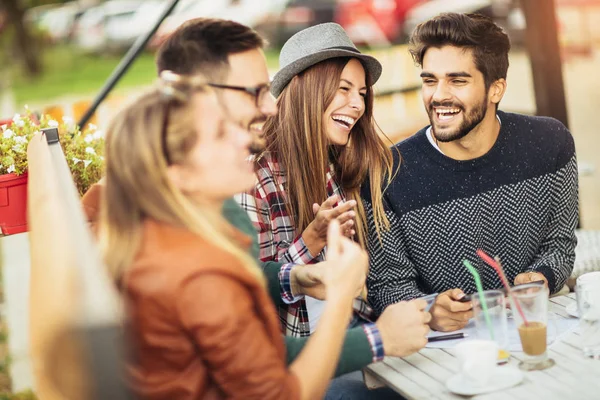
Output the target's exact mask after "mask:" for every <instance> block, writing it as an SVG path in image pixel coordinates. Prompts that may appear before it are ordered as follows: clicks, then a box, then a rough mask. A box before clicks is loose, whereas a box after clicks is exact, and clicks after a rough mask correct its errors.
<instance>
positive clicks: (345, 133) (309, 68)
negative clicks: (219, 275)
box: [237, 23, 392, 337]
mask: <svg viewBox="0 0 600 400" xmlns="http://www.w3.org/2000/svg"><path fill="white" fill-rule="evenodd" d="M280 64H281V69H280V70H279V72H278V73H277V74H276V75H275V77H274V79H273V84H272V88H271V93H272V94H273V95H274V96H276V97H277V105H278V107H279V113H278V114H277V115H276V116H273V117H270V118H269V119H268V120H267V122H266V123H265V126H264V127H263V133H264V139H265V142H266V146H265V150H264V151H263V152H262V153H260V154H258V155H257V156H256V157H255V171H256V175H257V184H256V186H255V187H254V189H253V190H251V191H248V192H246V193H243V194H241V195H239V196H237V200H238V201H239V203H240V205H241V206H242V207H243V208H245V209H246V211H247V212H248V214H249V215H250V218H251V219H252V221H253V223H254V224H255V226H256V228H257V230H258V232H259V242H260V249H261V253H260V258H261V260H262V261H270V260H276V261H285V262H288V263H296V264H308V263H315V262H319V261H322V260H323V259H324V249H325V246H326V245H327V235H326V232H327V227H328V224H329V222H330V221H332V220H334V219H337V220H338V221H339V222H340V225H341V228H342V232H343V233H344V234H345V235H346V236H348V237H351V238H353V239H355V240H356V241H358V242H359V243H360V244H361V245H363V246H364V244H365V235H366V232H365V229H366V226H365V225H366V223H365V211H364V209H363V207H362V203H361V201H360V188H361V185H362V184H363V183H365V182H366V181H368V182H369V185H370V188H371V193H373V198H374V200H373V204H379V206H377V207H375V210H374V215H375V221H376V223H377V230H378V231H379V230H381V229H386V228H387V227H388V225H389V222H388V221H387V219H386V217H385V215H384V212H383V206H382V205H381V201H380V200H381V198H382V194H381V192H382V189H381V188H382V186H385V182H387V181H389V179H390V177H391V176H392V154H391V152H390V150H389V146H388V145H386V143H384V141H383V140H382V139H381V138H380V136H379V135H378V133H377V130H376V124H375V122H374V120H373V88H372V86H373V84H374V83H375V82H376V81H377V79H378V78H379V76H380V75H381V64H380V63H379V62H378V61H377V60H376V59H374V58H373V57H370V56H367V55H364V54H361V53H360V52H359V51H358V50H357V49H356V47H355V46H354V44H353V43H352V41H351V40H350V39H349V38H348V36H347V35H346V32H345V31H344V30H343V29H342V28H341V27H340V26H339V25H337V24H334V23H327V24H321V25H317V26H314V27H311V28H307V29H305V30H303V31H301V32H299V33H297V34H296V35H294V36H293V37H292V38H290V39H289V40H288V42H286V44H285V45H284V46H283V48H282V50H281V54H280ZM389 144H391V142H390V143H389ZM378 200H379V201H378ZM286 273H288V272H287V271H286V270H285V266H284V267H283V270H282V271H281V275H282V276H283V277H285V274H286ZM284 301H285V302H286V303H287V306H285V307H282V308H281V309H280V322H281V324H282V329H283V331H284V333H285V334H287V335H291V336H309V335H310V334H312V333H313V332H314V331H315V327H316V325H317V322H318V320H319V318H320V316H321V315H322V313H323V310H324V308H325V302H323V301H321V300H317V299H313V298H310V297H306V298H301V297H290V296H287V298H284ZM354 309H355V319H354V321H353V324H358V323H363V322H364V320H369V319H370V318H371V310H370V308H369V307H368V306H367V305H366V303H364V301H362V300H361V299H357V300H356V301H355V304H354ZM364 329H365V331H367V335H368V336H369V337H377V336H378V332H377V329H376V327H375V326H374V325H373V324H370V323H368V324H365V325H364Z"/></svg>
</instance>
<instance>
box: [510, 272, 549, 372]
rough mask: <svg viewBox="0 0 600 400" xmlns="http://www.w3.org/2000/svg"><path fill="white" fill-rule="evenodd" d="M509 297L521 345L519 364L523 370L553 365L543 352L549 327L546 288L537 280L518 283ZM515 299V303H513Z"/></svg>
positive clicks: (544, 351) (539, 368)
mask: <svg viewBox="0 0 600 400" xmlns="http://www.w3.org/2000/svg"><path fill="white" fill-rule="evenodd" d="M511 290H512V293H513V294H514V296H509V298H510V301H511V308H512V313H513V317H514V320H515V323H516V326H517V329H518V330H519V337H520V338H521V344H522V345H523V353H525V355H524V357H523V361H522V362H521V363H520V364H519V367H520V368H521V369H523V370H526V371H533V370H541V369H546V368H549V367H551V366H552V365H554V361H553V360H552V359H549V358H548V353H547V352H546V341H547V340H546V339H547V326H548V288H547V287H546V286H544V285H540V284H537V283H530V284H526V285H519V286H517V287H514V288H512V289H511ZM515 301H517V302H518V304H515Z"/></svg>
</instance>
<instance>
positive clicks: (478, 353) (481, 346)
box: [455, 340, 498, 387]
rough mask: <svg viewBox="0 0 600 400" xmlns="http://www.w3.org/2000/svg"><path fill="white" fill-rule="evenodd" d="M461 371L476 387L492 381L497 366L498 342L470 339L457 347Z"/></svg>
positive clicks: (468, 381)
mask: <svg viewBox="0 0 600 400" xmlns="http://www.w3.org/2000/svg"><path fill="white" fill-rule="evenodd" d="M455 350H456V355H457V357H458V364H459V369H460V373H461V374H462V375H463V377H464V378H465V380H466V381H467V383H469V384H471V385H472V386H475V387H481V386H485V385H487V384H488V383H489V382H490V379H491V378H492V376H493V375H494V372H495V370H496V368H497V366H498V365H497V363H496V362H497V360H498V344H497V343H496V342H493V341H491V340H469V341H466V342H462V343H460V344H458V345H457V346H456V347H455Z"/></svg>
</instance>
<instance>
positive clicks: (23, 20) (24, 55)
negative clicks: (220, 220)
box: [0, 0, 600, 229]
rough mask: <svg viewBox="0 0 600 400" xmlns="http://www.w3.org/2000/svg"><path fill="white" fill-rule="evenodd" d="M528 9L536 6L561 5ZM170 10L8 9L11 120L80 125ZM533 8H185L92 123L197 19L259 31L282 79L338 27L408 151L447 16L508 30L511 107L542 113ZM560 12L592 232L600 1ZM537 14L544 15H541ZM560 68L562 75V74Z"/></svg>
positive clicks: (157, 4)
mask: <svg viewBox="0 0 600 400" xmlns="http://www.w3.org/2000/svg"><path fill="white" fill-rule="evenodd" d="M521 1H523V2H525V1H530V4H533V5H534V6H537V5H538V2H539V4H540V5H541V4H542V3H546V4H547V3H548V2H552V0H536V2H531V0H521ZM168 3H169V2H168V1H166V0H143V1H142V0H106V1H101V0H77V1H60V0H59V1H57V0H2V1H1V2H0V68H1V72H2V73H1V74H0V121H2V120H3V119H6V118H11V117H12V115H14V113H19V112H20V113H23V110H24V107H25V105H28V107H29V109H31V110H34V111H36V112H42V113H49V114H51V115H53V116H54V117H55V118H56V119H59V118H61V117H63V116H68V117H73V118H75V119H76V120H78V119H79V118H80V117H81V115H82V114H83V113H84V112H85V111H86V110H87V109H88V108H89V106H90V104H91V103H92V101H93V99H94V97H95V96H96V95H97V93H98V92H99V90H100V89H101V88H102V86H103V84H104V82H105V81H106V79H107V78H108V77H109V76H110V74H111V72H112V71H113V70H114V69H115V67H116V66H117V65H118V63H119V61H120V60H121V58H122V56H123V55H124V54H125V52H126V51H127V50H128V49H129V48H130V47H131V46H132V44H133V43H134V42H135V40H136V38H138V37H139V36H140V35H143V34H144V33H146V32H147V31H148V30H149V29H150V28H151V26H152V25H153V24H154V22H155V21H156V20H157V19H158V18H159V16H160V14H161V13H162V11H164V10H165V8H166V7H167V6H168ZM521 5H522V4H520V1H518V0H181V1H180V2H179V4H178V5H177V7H176V8H175V10H174V11H173V13H172V14H171V15H170V16H169V17H168V18H167V19H166V20H165V21H164V22H163V23H162V25H161V26H160V28H159V29H158V31H157V32H156V33H155V34H154V35H153V37H152V39H151V40H150V41H149V43H148V45H147V46H146V49H145V50H144V52H142V53H141V55H140V56H139V57H137V58H136V60H135V62H134V63H133V65H132V67H131V68H130V69H129V70H128V72H127V73H126V74H125V76H124V77H123V78H122V79H121V80H120V81H119V84H118V85H117V87H116V88H115V90H113V91H112V92H111V94H110V95H109V96H108V98H107V99H106V100H105V101H104V102H103V103H102V105H101V106H100V107H99V108H98V110H97V112H96V113H95V114H94V116H93V118H92V119H91V122H93V123H94V124H96V125H98V126H99V127H100V128H101V129H102V128H103V127H105V126H106V124H107V122H108V121H109V120H110V118H111V116H112V114H113V113H114V111H115V110H117V109H118V108H119V106H120V105H121V104H122V103H123V101H125V100H127V99H128V98H130V97H131V96H134V95H135V94H136V93H137V92H139V91H140V89H141V88H143V87H144V86H147V85H149V84H151V83H152V81H153V80H154V79H155V76H156V72H155V67H154V53H155V51H156V49H157V47H158V46H160V44H161V43H162V42H163V41H164V40H165V38H166V37H168V35H169V34H170V33H171V32H173V31H174V30H175V29H177V27H178V26H180V25H181V24H182V23H183V22H184V21H186V20H188V19H190V18H196V17H207V16H210V17H219V18H226V19H232V20H236V21H239V22H241V23H244V24H246V25H249V26H252V27H254V28H255V29H256V30H257V31H259V32H260V33H261V34H262V35H263V36H264V37H265V38H267V40H268V41H269V46H268V48H267V51H266V55H267V61H268V65H269V69H270V71H271V73H274V72H275V71H276V70H277V68H278V54H279V49H280V48H281V46H282V44H283V43H284V42H285V41H286V40H287V39H288V38H289V37H290V36H291V35H293V34H294V33H295V32H298V31H299V30H301V29H304V28H306V27H308V26H311V25H314V24H318V23H322V22H328V21H334V22H337V23H339V24H340V25H342V26H343V27H344V29H345V30H346V31H347V32H348V33H349V35H350V36H351V38H352V39H353V40H354V42H355V43H356V44H357V45H358V46H359V47H361V49H362V50H363V51H366V52H368V53H370V54H372V55H374V56H375V57H377V58H378V59H379V60H380V61H381V62H382V64H383V65H384V74H383V76H382V78H381V79H380V81H379V82H378V84H377V86H376V92H377V93H378V98H377V105H376V108H375V112H376V117H377V120H378V122H379V124H380V125H381V127H382V128H383V131H384V132H385V133H386V134H387V135H388V136H389V137H390V138H391V139H392V140H393V141H394V142H397V141H399V140H401V139H403V138H405V137H407V136H409V135H411V134H412V133H414V132H416V131H417V130H418V129H419V128H421V127H422V126H423V125H425V124H426V123H427V119H426V115H425V113H424V111H423V107H422V104H421V100H420V93H419V91H420V82H419V78H418V73H419V71H418V68H417V67H415V66H414V64H413V62H412V60H411V59H410V57H409V55H408V52H407V50H406V41H407V38H408V36H409V35H410V33H411V31H412V30H413V29H414V27H415V26H416V25H417V24H418V23H419V22H421V21H423V20H426V19H428V18H431V17H433V16H435V15H437V14H439V13H440V12H444V11H454V12H479V13H483V14H486V15H489V16H491V17H492V18H494V20H496V21H497V23H498V24H500V25H502V26H503V27H504V28H505V30H506V32H507V33H508V34H509V36H510V38H511V40H512V43H513V49H512V52H511V55H510V61H511V66H510V69H509V79H508V84H509V85H508V92H507V94H506V96H505V99H504V100H503V102H502V104H501V107H502V108H503V109H504V110H506V111H515V112H521V113H526V114H536V113H539V112H538V111H539V110H538V108H536V95H535V93H536V90H535V88H534V85H533V82H534V79H533V78H534V77H535V74H536V73H537V72H539V73H542V72H544V67H545V65H544V57H543V52H544V49H539V48H538V49H536V51H537V52H538V57H539V56H540V55H541V57H542V58H541V59H538V62H537V63H536V64H535V68H537V71H532V68H531V65H532V64H531V55H532V54H533V53H532V49H531V46H529V48H528V46H527V45H526V32H527V21H526V18H525V13H524V12H523V10H522V7H521ZM554 9H555V15H556V24H555V25H556V26H554V27H553V28H554V29H555V30H556V32H557V36H558V41H559V45H560V60H561V62H560V66H561V67H562V76H563V81H564V90H565V96H564V97H565V99H566V106H567V107H566V108H567V114H568V121H569V122H568V123H569V128H570V129H571V131H572V132H573V135H574V136H575V140H576V144H577V150H578V155H579V163H580V176H581V180H580V183H581V209H582V219H581V225H582V227H585V228H593V229H600V178H599V175H598V173H597V170H598V165H596V159H597V156H596V154H597V151H598V150H600V143H599V140H598V137H597V135H596V134H595V126H596V124H595V122H596V121H595V119H594V118H593V116H594V113H595V112H596V110H597V109H598V108H599V107H600V90H599V89H600V77H599V76H598V74H597V71H598V67H600V64H599V63H598V61H599V57H600V56H599V54H600V53H599V51H598V50H599V49H600V0H554ZM530 14H532V15H533V17H535V12H533V13H530ZM532 15H530V16H529V18H532ZM538 23H539V21H538ZM546 26H547V25H546ZM545 29H546V28H545ZM540 60H541V61H540ZM550 62H551V60H550V59H549V60H548V63H550ZM548 68H552V67H551V66H550V64H548ZM559 76H560V75H559ZM546 82H548V81H546ZM548 83H549V84H551V82H548ZM538 86H539V85H538ZM538 90H539V88H538ZM561 97H562V96H561ZM541 139H542V138H541Z"/></svg>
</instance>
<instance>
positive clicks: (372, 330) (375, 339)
mask: <svg viewBox="0 0 600 400" xmlns="http://www.w3.org/2000/svg"><path fill="white" fill-rule="evenodd" d="M363 330H364V331H365V334H366V335H367V340H368V341H369V344H370V345H371V351H372V352H373V362H374V363H376V362H379V361H382V360H383V357H384V356H385V353H384V351H383V340H382V339H381V333H379V329H378V328H377V325H375V324H373V323H370V324H364V325H363Z"/></svg>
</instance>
